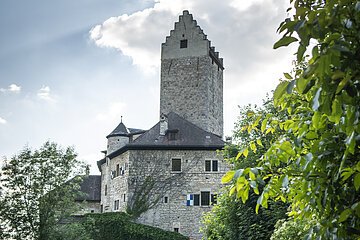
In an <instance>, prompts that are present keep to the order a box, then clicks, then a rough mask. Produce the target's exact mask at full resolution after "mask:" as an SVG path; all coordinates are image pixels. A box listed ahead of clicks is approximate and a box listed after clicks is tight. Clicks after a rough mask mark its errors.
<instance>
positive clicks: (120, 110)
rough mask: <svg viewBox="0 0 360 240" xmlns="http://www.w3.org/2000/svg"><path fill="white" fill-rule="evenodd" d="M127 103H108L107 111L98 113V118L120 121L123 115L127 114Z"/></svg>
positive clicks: (100, 119) (99, 119)
mask: <svg viewBox="0 0 360 240" xmlns="http://www.w3.org/2000/svg"><path fill="white" fill-rule="evenodd" d="M125 113H126V104H125V103H123V102H112V103H110V104H109V105H108V107H107V110H106V112H102V113H98V114H97V115H96V120H98V121H109V122H113V121H116V122H117V121H119V122H120V118H121V116H124V115H126V114H125Z"/></svg>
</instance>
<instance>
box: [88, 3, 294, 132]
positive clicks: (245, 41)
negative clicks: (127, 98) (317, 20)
mask: <svg viewBox="0 0 360 240" xmlns="http://www.w3.org/2000/svg"><path fill="white" fill-rule="evenodd" d="M287 7H288V3H287V1H286V0H251V1H243V0H230V1H222V2H221V4H219V1H218V0H197V1H193V0H154V6H153V7H151V8H147V9H144V10H142V11H138V12H135V13H133V14H129V15H127V14H124V15H121V16H118V17H112V18H109V19H108V20H106V21H105V22H103V23H102V24H100V25H97V26H95V27H94V28H93V29H92V30H91V31H90V38H91V39H92V40H93V41H94V42H95V44H96V45H98V46H100V47H110V48H115V49H117V50H119V51H120V52H121V53H122V54H124V55H126V56H129V57H130V58H131V59H132V61H133V64H134V65H137V66H139V67H140V68H141V69H143V70H145V71H149V70H153V69H158V68H159V66H160V46H161V43H162V42H164V41H165V37H166V36H168V35H169V33H170V30H171V29H173V28H174V22H176V21H178V16H179V15H180V14H181V13H182V11H183V10H184V9H187V10H189V12H190V13H191V14H193V16H194V19H196V20H197V22H198V25H200V26H201V28H202V29H203V30H204V32H205V34H207V35H208V38H209V39H210V40H211V41H212V45H213V46H215V47H216V50H217V51H219V52H220V57H223V58H224V66H225V72H224V101H225V105H226V104H231V105H232V106H230V107H229V106H225V107H226V108H228V109H233V108H232V107H233V106H237V105H245V104H248V103H261V99H262V98H264V97H265V94H266V93H268V92H270V91H271V90H273V89H274V88H275V86H276V84H277V81H278V79H279V78H280V77H281V76H282V73H283V72H286V71H288V70H289V69H290V68H291V60H292V59H293V55H292V53H293V52H295V50H294V48H291V47H290V48H283V49H278V50H273V48H272V46H273V44H274V43H275V42H276V41H277V40H278V39H279V38H280V36H279V35H277V33H276V29H277V27H278V26H279V24H280V23H281V22H282V21H283V20H284V19H285V18H286V17H287V16H286V9H287ZM226 108H225V112H224V114H225V121H226V120H227V119H229V121H231V123H230V122H227V123H225V124H226V125H227V126H225V129H226V131H227V132H229V129H230V128H231V127H230V125H231V126H232V121H234V119H235V117H234V116H235V115H236V114H237V111H235V112H234V111H233V110H228V111H226Z"/></svg>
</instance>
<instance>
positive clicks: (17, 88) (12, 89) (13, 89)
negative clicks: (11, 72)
mask: <svg viewBox="0 0 360 240" xmlns="http://www.w3.org/2000/svg"><path fill="white" fill-rule="evenodd" d="M20 91H21V86H18V85H16V84H15V83H13V84H10V85H9V86H8V88H0V92H3V93H5V92H10V93H19V92H20Z"/></svg>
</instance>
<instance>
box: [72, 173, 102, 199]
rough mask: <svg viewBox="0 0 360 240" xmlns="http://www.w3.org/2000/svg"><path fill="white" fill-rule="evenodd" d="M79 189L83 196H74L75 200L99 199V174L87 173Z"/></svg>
mask: <svg viewBox="0 0 360 240" xmlns="http://www.w3.org/2000/svg"><path fill="white" fill-rule="evenodd" d="M80 191H81V192H83V193H85V196H78V197H76V200H77V201H84V200H86V201H99V202H100V200H101V176H100V175H89V176H87V177H85V178H84V180H83V182H82V183H81V184H80Z"/></svg>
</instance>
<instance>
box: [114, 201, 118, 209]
mask: <svg viewBox="0 0 360 240" xmlns="http://www.w3.org/2000/svg"><path fill="white" fill-rule="evenodd" d="M114 210H119V200H115V202H114Z"/></svg>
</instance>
